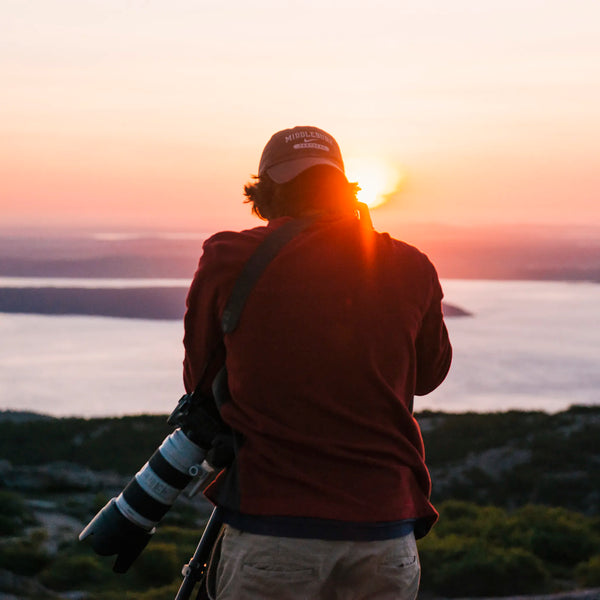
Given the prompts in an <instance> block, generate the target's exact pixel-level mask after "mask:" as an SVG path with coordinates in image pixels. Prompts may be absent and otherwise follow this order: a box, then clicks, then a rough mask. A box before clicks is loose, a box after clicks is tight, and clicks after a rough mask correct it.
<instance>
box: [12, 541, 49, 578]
mask: <svg viewBox="0 0 600 600" xmlns="http://www.w3.org/2000/svg"><path fill="white" fill-rule="evenodd" d="M49 562H50V556H49V555H48V553H47V552H46V551H45V550H43V549H42V548H40V546H39V544H37V543H36V542H35V541H31V540H18V541H15V542H9V543H8V544H3V545H2V546H0V568H2V569H6V570H8V571H12V572H13V573H16V574H17V575H35V574H37V573H39V572H40V571H41V570H42V569H43V568H44V567H45V566H46V565H47V564H48V563H49Z"/></svg>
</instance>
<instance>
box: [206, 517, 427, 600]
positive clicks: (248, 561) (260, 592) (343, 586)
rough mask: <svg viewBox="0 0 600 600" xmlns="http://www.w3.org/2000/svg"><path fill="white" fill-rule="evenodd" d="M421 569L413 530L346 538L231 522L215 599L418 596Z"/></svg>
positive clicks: (410, 599)
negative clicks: (275, 532) (251, 528)
mask: <svg viewBox="0 0 600 600" xmlns="http://www.w3.org/2000/svg"><path fill="white" fill-rule="evenodd" d="M214 566H215V565H211V570H212V569H213V568H214ZM420 573H421V569H420V564H419V557H418V554H417V545H416V542H415V537H414V535H413V534H409V535H407V536H404V537H402V538H398V539H393V540H385V541H376V542H346V541H326V540H310V539H298V538H283V537H274V536H265V535H255V534H252V533H244V532H241V531H239V530H237V529H234V528H233V527H230V526H227V527H226V529H225V534H224V537H223V545H222V549H221V558H220V561H219V563H218V565H217V566H216V573H214V575H216V590H217V596H216V599H215V600H271V599H272V600H414V599H415V598H416V596H417V591H418V588H419V577H420Z"/></svg>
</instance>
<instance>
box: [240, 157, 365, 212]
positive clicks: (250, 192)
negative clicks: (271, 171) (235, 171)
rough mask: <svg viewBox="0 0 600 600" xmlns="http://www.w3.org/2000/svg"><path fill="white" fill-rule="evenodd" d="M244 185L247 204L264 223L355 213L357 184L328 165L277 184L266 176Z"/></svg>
mask: <svg viewBox="0 0 600 600" xmlns="http://www.w3.org/2000/svg"><path fill="white" fill-rule="evenodd" d="M253 179H254V180H255V181H253V182H250V183H247V184H246V185H245V186H244V196H246V200H245V202H248V203H251V204H252V212H253V213H254V214H255V215H256V216H257V217H259V218H261V219H264V220H270V219H276V218H277V217H284V216H288V217H299V216H302V215H304V214H307V213H310V212H313V211H317V212H328V213H356V211H357V209H358V206H357V198H356V194H357V192H358V190H359V189H360V188H359V187H358V184H356V183H350V182H349V181H348V180H347V179H346V176H345V175H344V174H343V173H342V172H341V171H338V170H337V169H335V168H334V167H330V166H328V165H316V166H314V167H311V168H310V169H307V170H306V171H303V172H302V173H300V175H298V176H297V177H294V179H292V180H290V181H288V182H286V183H275V182H274V181H273V180H272V179H271V178H270V177H269V176H268V175H267V174H266V173H265V174H264V175H260V176H254V177H253Z"/></svg>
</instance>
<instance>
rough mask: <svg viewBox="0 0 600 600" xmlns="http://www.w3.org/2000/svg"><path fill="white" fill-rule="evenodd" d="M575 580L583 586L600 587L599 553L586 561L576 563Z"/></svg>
mask: <svg viewBox="0 0 600 600" xmlns="http://www.w3.org/2000/svg"><path fill="white" fill-rule="evenodd" d="M575 575H576V577H577V581H578V582H579V584H580V585H581V586H583V587H600V554H596V556H592V558H590V559H589V560H588V561H587V562H584V563H581V564H579V565H577V569H576V570H575Z"/></svg>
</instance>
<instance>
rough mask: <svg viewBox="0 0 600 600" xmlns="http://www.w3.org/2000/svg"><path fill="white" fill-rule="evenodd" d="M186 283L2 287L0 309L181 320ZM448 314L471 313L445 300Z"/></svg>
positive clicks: (30, 312)
mask: <svg viewBox="0 0 600 600" xmlns="http://www.w3.org/2000/svg"><path fill="white" fill-rule="evenodd" d="M187 291H188V288H187V287H133V288H71V287H69V288H59V287H39V288H37V287H36V288H33V287H32V288H30V287H25V288H17V287H15V288H13V287H10V288H6V287H5V288H0V313H2V312H4V313H12V314H14V313H18V314H36V315H88V316H103V317H120V318H127V319H164V320H181V319H182V318H183V315H184V313H185V298H186V295H187ZM444 314H445V315H446V316H447V317H465V316H471V315H470V313H468V312H467V311H466V310H463V309H462V308H460V307H458V306H453V305H451V304H444Z"/></svg>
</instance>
